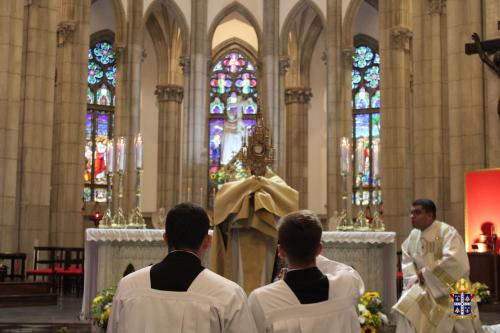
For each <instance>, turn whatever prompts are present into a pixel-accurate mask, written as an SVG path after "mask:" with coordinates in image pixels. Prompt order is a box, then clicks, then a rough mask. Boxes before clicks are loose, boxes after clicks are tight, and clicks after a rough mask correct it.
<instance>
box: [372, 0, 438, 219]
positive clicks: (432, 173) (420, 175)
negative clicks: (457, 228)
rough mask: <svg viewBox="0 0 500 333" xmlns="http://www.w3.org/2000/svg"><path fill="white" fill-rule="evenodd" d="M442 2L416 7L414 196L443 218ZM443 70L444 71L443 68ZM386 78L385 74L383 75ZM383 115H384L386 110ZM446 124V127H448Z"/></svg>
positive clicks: (427, 3)
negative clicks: (431, 205) (430, 203)
mask: <svg viewBox="0 0 500 333" xmlns="http://www.w3.org/2000/svg"><path fill="white" fill-rule="evenodd" d="M445 8H446V7H445V6H444V1H443V2H439V3H436V2H422V1H416V2H414V4H413V10H414V11H413V22H414V25H413V26H414V33H413V48H412V50H413V85H412V88H413V112H412V114H413V119H412V121H413V160H414V162H413V165H414V170H415V172H414V182H415V188H414V197H415V198H429V199H431V200H433V201H434V202H435V203H436V205H437V207H439V209H438V218H440V219H444V214H443V212H444V209H445V207H446V204H445V203H446V200H445V198H446V192H445V181H446V179H445V170H447V169H448V168H447V165H446V164H445V149H446V148H445V147H447V144H445V142H446V141H447V127H448V126H447V119H448V118H447V116H448V108H447V103H443V101H445V102H447V90H446V77H445V76H444V75H445V74H446V68H445V66H443V65H445V64H446V57H445V58H444V59H443V56H442V54H443V51H444V54H446V43H445V41H446V31H445V27H446V14H445V12H444V11H445ZM443 67H444V68H443ZM383 75H385V74H383ZM382 112H385V110H383V111H382ZM445 125H446V126H445Z"/></svg>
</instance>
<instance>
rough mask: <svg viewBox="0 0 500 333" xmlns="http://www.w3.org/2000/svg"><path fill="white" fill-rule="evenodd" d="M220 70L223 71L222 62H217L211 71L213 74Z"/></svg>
mask: <svg viewBox="0 0 500 333" xmlns="http://www.w3.org/2000/svg"><path fill="white" fill-rule="evenodd" d="M222 69H223V68H222V61H219V62H217V63H216V64H215V66H214V69H213V71H214V72H215V71H221V70H222Z"/></svg>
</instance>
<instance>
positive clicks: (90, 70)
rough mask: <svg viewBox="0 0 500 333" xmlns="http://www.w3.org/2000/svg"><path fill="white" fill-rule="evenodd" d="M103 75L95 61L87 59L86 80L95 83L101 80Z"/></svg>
mask: <svg viewBox="0 0 500 333" xmlns="http://www.w3.org/2000/svg"><path fill="white" fill-rule="evenodd" d="M102 76H103V72H102V68H101V66H99V65H98V64H96V63H95V62H92V61H89V63H88V65H87V82H88V83H90V84H96V83H97V82H99V81H101V79H102Z"/></svg>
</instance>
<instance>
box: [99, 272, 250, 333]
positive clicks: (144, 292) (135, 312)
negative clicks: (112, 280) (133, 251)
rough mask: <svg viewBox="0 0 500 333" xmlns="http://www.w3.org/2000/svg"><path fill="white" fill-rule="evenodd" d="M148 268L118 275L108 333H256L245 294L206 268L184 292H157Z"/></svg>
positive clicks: (235, 285)
mask: <svg viewBox="0 0 500 333" xmlns="http://www.w3.org/2000/svg"><path fill="white" fill-rule="evenodd" d="M150 269H151V267H146V268H143V269H141V270H139V271H137V272H134V273H132V274H130V275H127V276H126V277H124V278H122V279H121V281H120V283H119V285H118V289H117V292H116V295H115V297H114V298H113V305H112V306H113V307H112V310H111V316H110V319H109V323H108V330H107V331H108V332H119V333H126V332H130V333H132V332H133V333H137V332H150V333H156V332H169V333H181V332H182V333H194V332H199V333H212V332H213V333H215V332H217V333H218V332H227V333H230V332H232V333H246V332H249V333H254V332H256V328H255V324H254V321H253V318H252V315H251V313H250V311H249V309H248V306H247V304H246V295H245V293H244V291H243V289H241V287H240V286H238V285H237V284H236V283H234V282H232V281H229V280H227V279H225V278H223V277H221V276H219V275H217V274H215V273H213V272H211V271H210V270H208V269H204V270H203V271H202V272H201V273H200V274H199V275H198V276H197V277H196V278H195V279H194V281H193V283H192V284H191V285H190V286H189V289H188V290H187V291H186V292H174V291H163V290H156V289H152V288H151V282H150Z"/></svg>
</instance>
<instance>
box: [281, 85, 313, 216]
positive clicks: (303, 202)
mask: <svg viewBox="0 0 500 333" xmlns="http://www.w3.org/2000/svg"><path fill="white" fill-rule="evenodd" d="M311 97H312V93H311V89H310V88H287V89H286V90H285V104H286V131H287V133H286V163H285V166H286V180H287V184H288V185H289V186H291V187H292V188H293V189H295V190H297V191H298V192H299V208H300V209H305V208H307V199H308V192H307V143H308V142H307V138H308V137H309V136H308V130H307V129H308V127H307V125H308V118H309V117H308V114H307V111H308V107H309V105H308V103H309V101H310V99H311Z"/></svg>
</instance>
